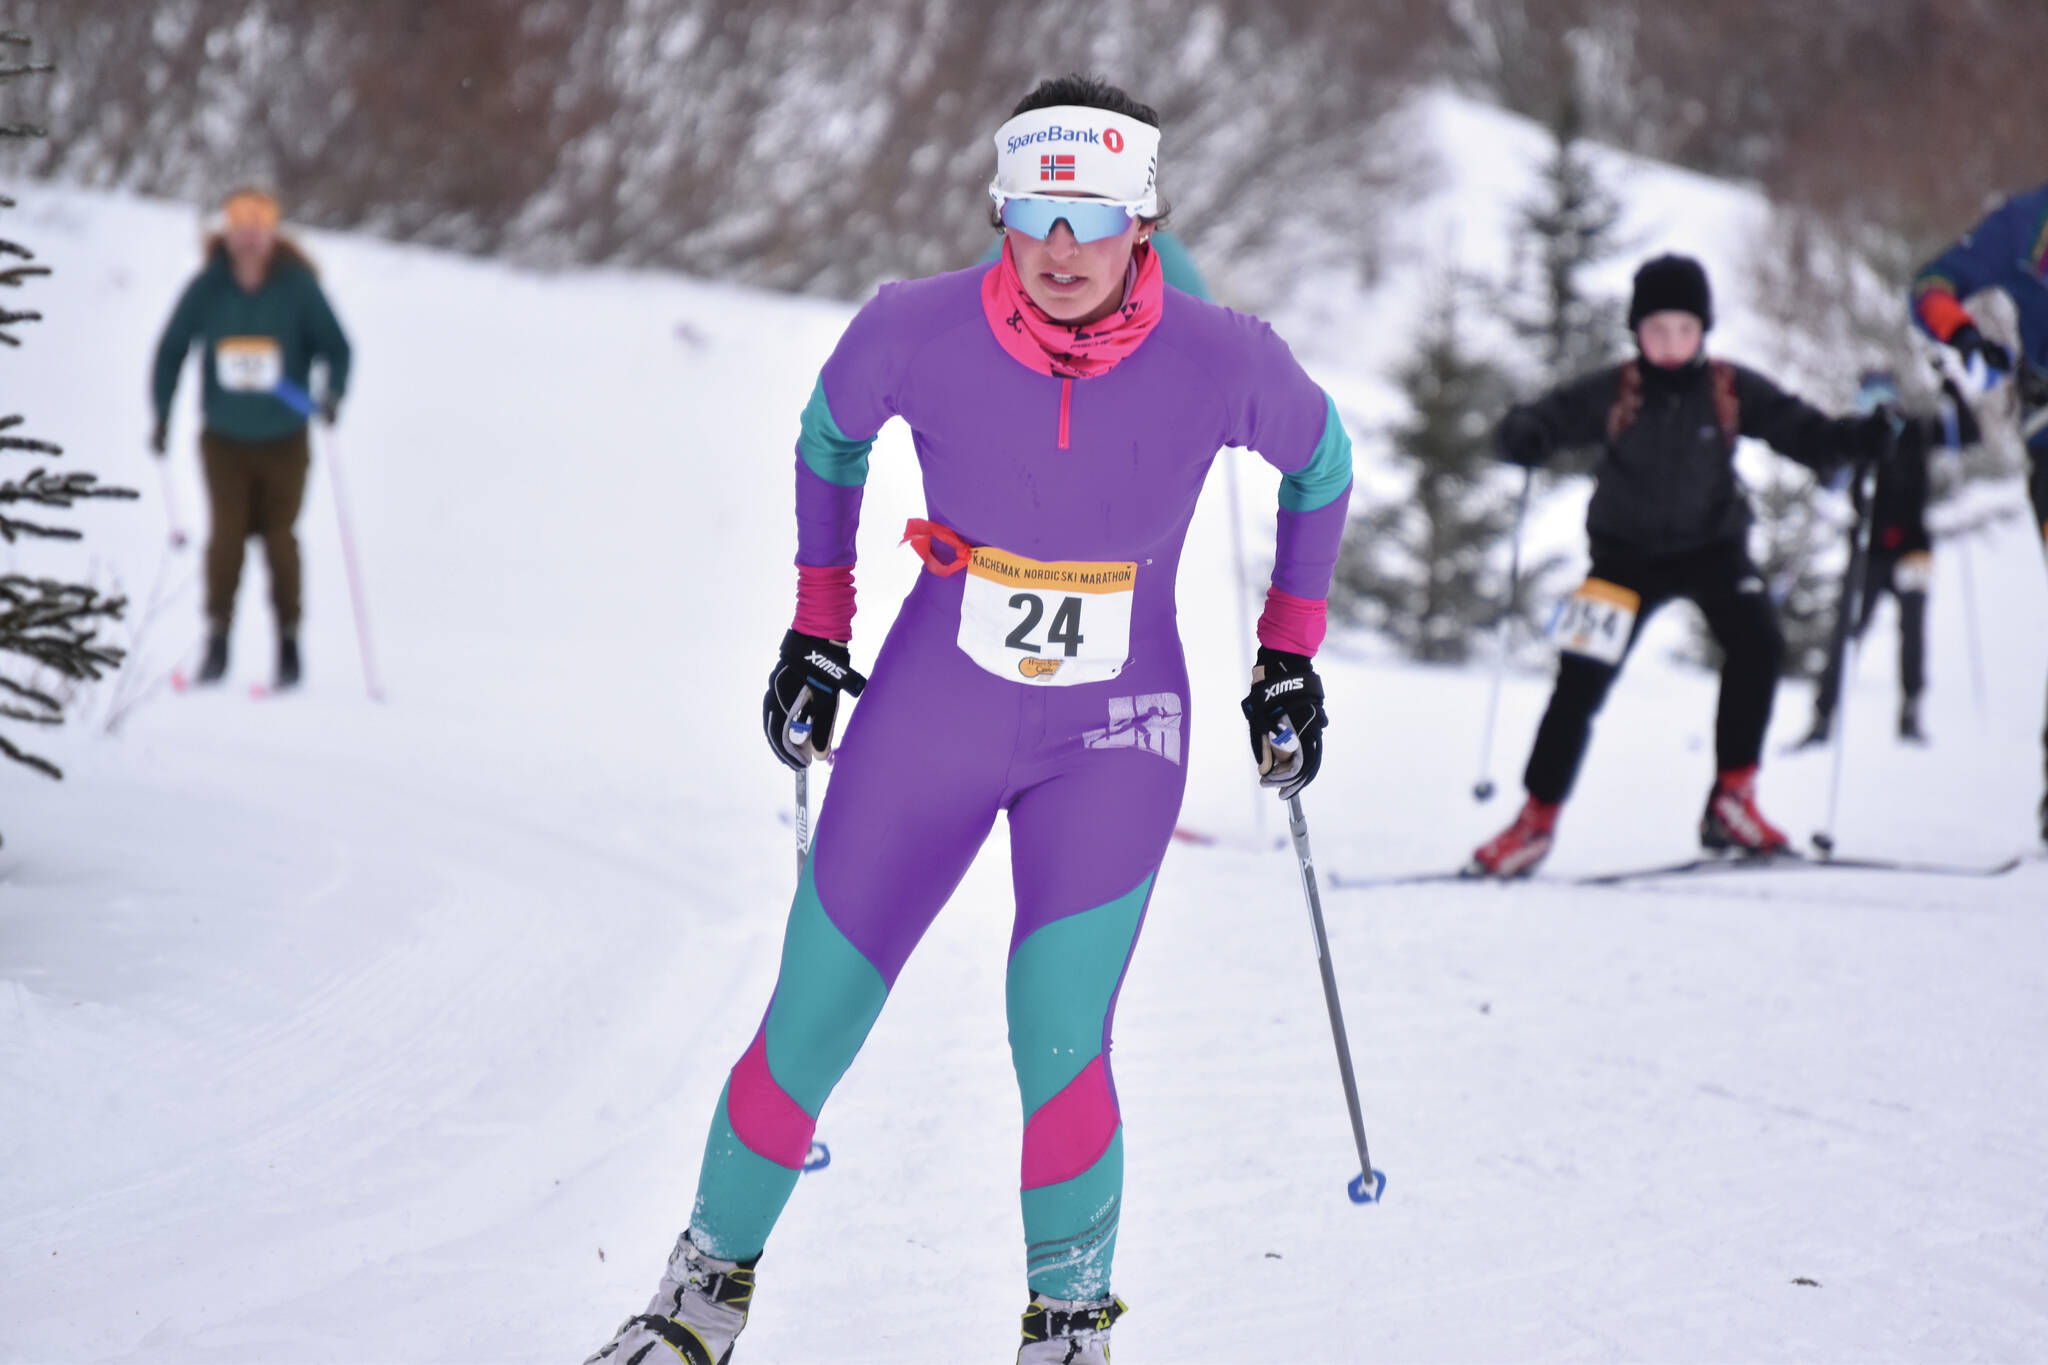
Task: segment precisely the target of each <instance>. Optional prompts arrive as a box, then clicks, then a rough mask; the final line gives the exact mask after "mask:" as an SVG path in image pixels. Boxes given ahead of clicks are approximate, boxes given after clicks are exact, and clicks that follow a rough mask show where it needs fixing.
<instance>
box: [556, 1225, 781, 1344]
mask: <svg viewBox="0 0 2048 1365" xmlns="http://www.w3.org/2000/svg"><path fill="white" fill-rule="evenodd" d="M760 1259H761V1258H760V1257H758V1256H756V1257H755V1258H754V1259H753V1260H751V1261H721V1260H719V1259H718V1258H717V1257H716V1256H710V1255H707V1254H705V1253H704V1252H702V1251H699V1250H698V1249H697V1244H696V1243H695V1242H692V1241H691V1240H690V1234H689V1232H688V1230H687V1229H686V1230H685V1231H684V1233H683V1235H682V1236H681V1237H678V1238H677V1239H676V1249H675V1251H674V1252H672V1253H670V1255H669V1258H668V1270H667V1272H666V1273H665V1274H663V1275H662V1277H661V1287H660V1288H659V1289H657V1290H655V1291H654V1298H653V1299H652V1300H651V1301H650V1302H649V1303H648V1305H647V1311H646V1312H645V1313H642V1314H641V1315H640V1316H639V1317H637V1318H627V1319H626V1320H625V1321H624V1322H622V1323H620V1324H619V1330H618V1331H617V1332H615V1333H614V1334H613V1335H612V1339H611V1340H610V1341H608V1342H606V1343H605V1344H604V1345H603V1346H601V1347H599V1348H598V1351H597V1354H595V1355H593V1356H591V1357H590V1358H589V1359H587V1360H585V1361H584V1362H583V1365H646V1363H647V1362H649V1361H650V1360H651V1361H654V1362H662V1361H666V1360H668V1359H669V1356H670V1355H675V1356H679V1357H681V1358H682V1359H683V1360H684V1361H687V1362H688V1365H726V1363H727V1362H728V1361H730V1360H731V1359H732V1339H733V1338H734V1337H736V1336H738V1335H739V1334H740V1329H741V1328H742V1327H745V1326H746V1325H747V1307H748V1305H749V1304H751V1303H752V1302H753V1300H754V1265H755V1263H756V1262H758V1261H759V1260H760ZM656 1348H659V1351H657V1349H656Z"/></svg>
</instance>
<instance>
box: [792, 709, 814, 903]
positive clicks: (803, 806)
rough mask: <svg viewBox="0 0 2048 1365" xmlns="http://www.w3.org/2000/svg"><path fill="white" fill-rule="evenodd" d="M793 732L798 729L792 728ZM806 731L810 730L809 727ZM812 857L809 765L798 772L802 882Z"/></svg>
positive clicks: (798, 844) (799, 876)
mask: <svg viewBox="0 0 2048 1365" xmlns="http://www.w3.org/2000/svg"><path fill="white" fill-rule="evenodd" d="M790 728H791V729H792V730H794V729H795V728H796V727H795V726H791V727H790ZM804 728H805V729H806V730H808V729H810V727H809V726H808V725H807V726H805V727H804ZM810 856H811V769H810V766H809V765H808V764H806V765H805V766H804V767H801V768H798V769H797V770H796V875H797V880H798V881H802V880H803V875H804V863H805V862H807V861H809V859H810Z"/></svg>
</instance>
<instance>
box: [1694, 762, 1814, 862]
mask: <svg viewBox="0 0 2048 1365" xmlns="http://www.w3.org/2000/svg"><path fill="white" fill-rule="evenodd" d="M1700 845H1701V847H1703V848H1707V849H1710V850H1712V851H1714V852H1716V853H1719V852H1722V851H1724V850H1728V849H1733V850H1735V851H1736V852H1738V853H1745V854H1747V855H1749V856H1750V857H1752V858H1770V857H1776V856H1778V855H1780V854H1784V853H1790V852H1791V851H1792V841H1791V840H1790V839H1787V838H1786V837H1785V832H1784V831H1783V830H1781V829H1779V828H1778V827H1777V826H1776V825H1774V824H1772V823H1771V822H1770V821H1768V820H1766V819H1764V814H1763V812H1762V811H1760V810H1758V809H1757V808H1756V769H1755V767H1753V766H1752V767H1748V768H1736V769H1731V770H1730V771H1728V772H1725V773H1722V774H1721V776H1720V777H1719V778H1718V779H1717V780H1716V781H1715V783H1714V789H1713V790H1712V791H1711V792H1709V793H1707V809H1706V811H1705V812H1704V813H1702V814H1701V816H1700Z"/></svg>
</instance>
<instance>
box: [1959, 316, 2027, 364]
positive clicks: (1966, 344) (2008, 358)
mask: <svg viewBox="0 0 2048 1365" xmlns="http://www.w3.org/2000/svg"><path fill="white" fill-rule="evenodd" d="M1948 344H1949V345H1950V346H1952V347H1954V348H1955V351H1956V354H1957V355H1960V356H1961V357H1962V358H1963V359H1965V360H1968V359H1969V358H1970V357H1971V356H1973V355H1980V356H1983V357H1984V363H1985V364H1986V365H1989V366H1990V367H1991V368H1992V369H1994V370H2009V369H2011V368H2012V352H2011V351H2008V350H2006V349H2005V347H2003V346H2001V345H1999V344H1998V343H1997V342H1995V341H1992V340H1990V339H1989V338H1987V337H1986V336H1985V335H1984V334H1983V333H1982V332H1980V331H1978V330H1977V324H1976V323H1974V322H1966V323H1964V324H1963V325H1962V326H1960V327H1958V328H1956V329H1955V331H1953V332H1951V333H1950V334H1949V338H1948Z"/></svg>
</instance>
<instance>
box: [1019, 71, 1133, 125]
mask: <svg viewBox="0 0 2048 1365" xmlns="http://www.w3.org/2000/svg"><path fill="white" fill-rule="evenodd" d="M1062 104H1071V105H1078V106H1079V107H1081V108H1083V109H1107V110H1108V111H1109V112H1110V113H1112V114H1122V115H1123V116H1124V117H1125V118H1134V119H1136V120H1137V121H1138V122H1140V123H1149V124H1151V125H1152V126H1153V127H1154V128H1157V127H1158V126H1159V111H1158V110H1157V109H1154V108H1153V107H1152V106H1151V105H1149V104H1140V103H1138V102H1137V101H1136V100H1134V99H1132V98H1131V97H1130V96H1129V95H1127V94H1125V93H1124V92H1123V91H1122V90H1119V89H1118V88H1117V87H1116V86H1113V85H1111V84H1110V83H1109V82H1108V81H1106V80H1104V79H1102V77H1100V76H1082V75H1078V74H1076V75H1072V76H1053V77H1051V78H1049V79H1047V80H1042V81H1040V82H1039V83H1038V88H1037V89H1036V90H1034V91H1032V92H1031V93H1030V94H1028V95H1026V96H1025V97H1024V98H1023V99H1021V100H1018V101H1017V107H1016V108H1015V109H1012V110H1011V111H1010V117H1011V118H1015V117H1017V115H1019V114H1028V113H1030V112H1031V111H1032V110H1033V109H1052V108H1056V107H1058V106H1059V105H1062Z"/></svg>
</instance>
